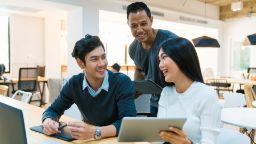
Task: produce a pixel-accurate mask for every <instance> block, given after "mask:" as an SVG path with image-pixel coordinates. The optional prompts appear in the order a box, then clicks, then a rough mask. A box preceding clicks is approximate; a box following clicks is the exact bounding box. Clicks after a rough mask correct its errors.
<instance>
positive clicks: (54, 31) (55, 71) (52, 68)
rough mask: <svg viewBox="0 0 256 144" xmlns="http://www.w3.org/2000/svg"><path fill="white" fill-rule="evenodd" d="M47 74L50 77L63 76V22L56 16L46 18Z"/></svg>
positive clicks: (45, 48) (45, 47)
mask: <svg viewBox="0 0 256 144" xmlns="http://www.w3.org/2000/svg"><path fill="white" fill-rule="evenodd" d="M44 32H45V33H44V51H45V68H46V69H45V74H46V76H47V77H49V78H60V77H61V75H60V74H61V71H60V70H61V57H62V55H61V54H62V53H61V51H62V50H61V49H62V47H61V23H60V20H56V19H54V18H45V19H44Z"/></svg>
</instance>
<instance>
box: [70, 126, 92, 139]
mask: <svg viewBox="0 0 256 144" xmlns="http://www.w3.org/2000/svg"><path fill="white" fill-rule="evenodd" d="M68 128H69V129H70V133H71V136H72V137H73V138H75V139H78V140H89V139H94V134H95V127H94V126H92V125H88V124H86V123H84V122H69V123H68Z"/></svg>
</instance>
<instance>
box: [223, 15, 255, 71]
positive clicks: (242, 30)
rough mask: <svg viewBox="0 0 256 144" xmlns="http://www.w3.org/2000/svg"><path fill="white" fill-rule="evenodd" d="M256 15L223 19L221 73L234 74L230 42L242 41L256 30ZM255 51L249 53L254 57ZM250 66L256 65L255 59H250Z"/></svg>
mask: <svg viewBox="0 0 256 144" xmlns="http://www.w3.org/2000/svg"><path fill="white" fill-rule="evenodd" d="M255 26H256V17H246V18H240V19H233V20H228V21H225V23H224V25H223V50H222V53H221V57H220V58H221V59H220V61H221V62H222V64H221V65H220V66H221V72H222V75H235V74H236V72H234V71H231V70H232V62H231V60H232V43H233V42H236V41H240V42H243V41H244V39H245V37H246V36H247V35H249V34H253V33H255V32H256V27H255ZM255 55H256V51H255V50H253V52H252V53H251V56H252V57H255ZM251 62H252V63H251V66H254V67H256V59H254V60H252V61H251Z"/></svg>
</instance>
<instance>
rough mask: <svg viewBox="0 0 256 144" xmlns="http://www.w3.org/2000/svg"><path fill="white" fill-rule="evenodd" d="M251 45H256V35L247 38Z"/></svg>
mask: <svg viewBox="0 0 256 144" xmlns="http://www.w3.org/2000/svg"><path fill="white" fill-rule="evenodd" d="M247 38H248V40H249V42H250V44H251V45H256V33H255V34H251V35H248V36H247Z"/></svg>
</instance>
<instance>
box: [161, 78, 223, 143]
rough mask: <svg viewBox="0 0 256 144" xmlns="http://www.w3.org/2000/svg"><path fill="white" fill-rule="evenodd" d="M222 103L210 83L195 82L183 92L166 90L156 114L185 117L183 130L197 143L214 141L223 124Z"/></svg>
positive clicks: (162, 94)
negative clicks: (208, 84)
mask: <svg viewBox="0 0 256 144" xmlns="http://www.w3.org/2000/svg"><path fill="white" fill-rule="evenodd" d="M220 116H221V105H220V104H219V101H218V96H217V94H216V92H215V91H214V90H213V89H212V88H211V87H209V86H207V85H205V84H203V83H200V82H193V83H192V85H191V86H190V87H189V88H188V89H187V90H186V91H185V92H184V93H178V92H177V91H176V88H175V86H172V87H170V86H167V87H165V88H164V89H163V91H162V93H161V97H160V100H159V109H158V115H157V117H186V118H187V120H186V122H185V124H184V126H183V132H184V133H185V134H186V135H187V136H188V138H189V139H190V140H191V141H192V142H193V143H194V144H215V143H216V140H217V136H218V134H219V130H220V126H221V117H220Z"/></svg>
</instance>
